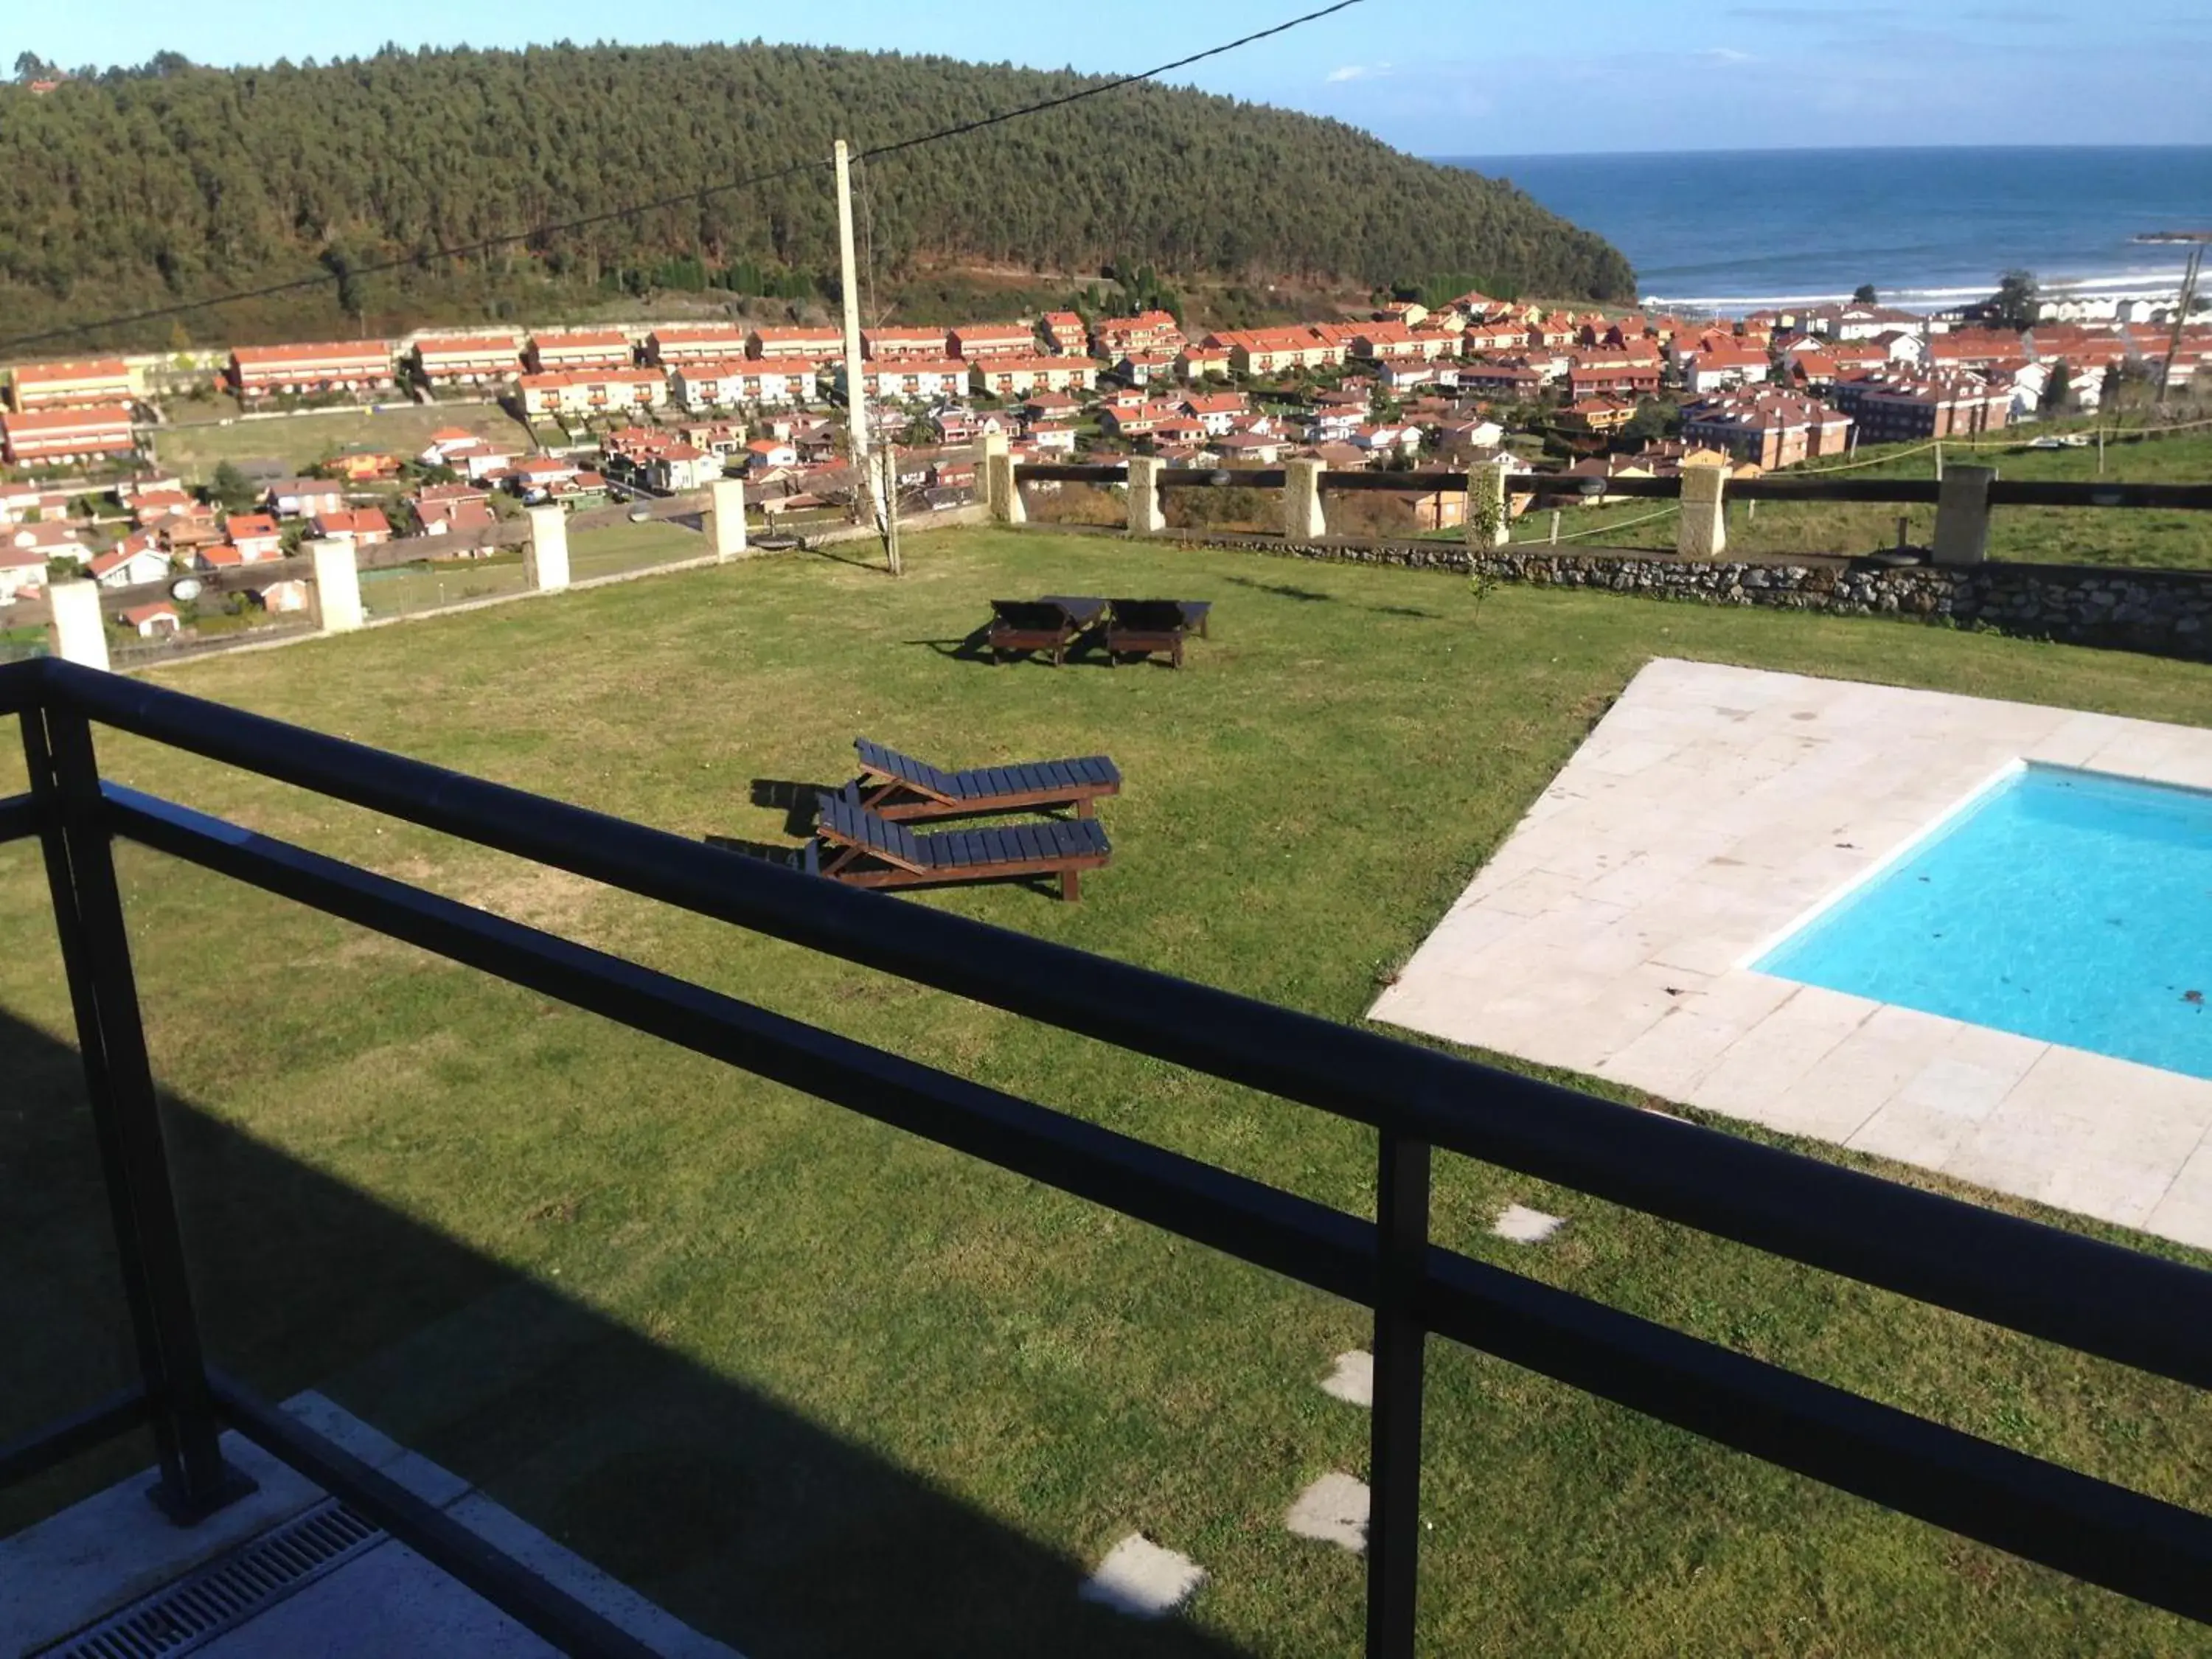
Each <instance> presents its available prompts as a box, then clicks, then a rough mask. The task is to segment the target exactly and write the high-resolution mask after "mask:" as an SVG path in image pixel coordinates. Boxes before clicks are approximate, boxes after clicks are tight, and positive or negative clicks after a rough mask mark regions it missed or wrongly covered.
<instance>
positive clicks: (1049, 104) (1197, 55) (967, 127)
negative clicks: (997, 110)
mask: <svg viewBox="0 0 2212 1659" xmlns="http://www.w3.org/2000/svg"><path fill="white" fill-rule="evenodd" d="M1364 3H1365V0H1336V3H1335V4H1334V5H1332V6H1323V7H1322V8H1321V9H1320V10H1318V11H1310V12H1307V13H1305V14H1304V15H1302V16H1297V17H1292V18H1289V19H1287V20H1285V21H1283V22H1280V23H1277V24H1275V25H1274V26H1273V27H1270V28H1264V29H1255V30H1253V32H1252V33H1249V34H1240V35H1239V36H1237V39H1235V40H1225V41H1223V42H1222V43H1221V44H1220V45H1219V46H1208V47H1207V48H1206V50H1205V51H1204V52H1193V53H1191V55H1190V56H1189V57H1188V58H1176V60H1175V61H1174V62H1173V63H1169V64H1156V65H1155V66H1154V67H1152V68H1151V69H1148V70H1139V71H1138V72H1137V73H1136V74H1134V75H1124V76H1121V78H1120V79H1119V80H1115V81H1109V82H1105V83H1104V84H1103V85H1101V86H1096V87H1085V88H1083V89H1082V90H1081V91H1079V92H1070V93H1066V94H1062V95H1061V96H1060V97H1058V98H1048V99H1046V100H1044V101H1043V102H1042V103H1039V104H1026V105H1024V106H1022V107H1021V108H1020V109H1012V110H1008V111H1007V112H1006V113H1005V114H1003V115H986V116H984V117H983V118H981V119H980V120H975V121H963V122H962V123H961V124H960V125H957V126H951V127H944V128H941V129H939V131H935V132H929V133H924V134H923V135H922V136H921V137H918V138H902V139H900V140H899V141H898V142H897V143H892V144H878V145H877V146H876V147H875V148H874V149H864V150H862V151H861V152H860V159H861V160H862V161H866V160H868V159H869V158H870V157H871V156H876V155H896V154H897V153H898V152H899V151H900V150H902V149H915V148H916V147H917V146H919V145H922V144H933V143H936V142H937V141H938V140H939V139H940V138H957V137H960V136H961V135H962V134H963V133H969V132H978V131H981V130H982V129H983V128H985V127H994V126H997V125H999V124H1000V122H1002V121H1012V120H1013V119H1015V118H1018V117H1019V116H1024V115H1035V114H1037V113H1038V112H1041V111H1043V110H1048V109H1058V108H1059V107H1060V106H1061V105H1063V104H1073V103H1074V102H1076V101H1077V100H1080V99H1084V98H1096V97H1097V95H1098V94H1100V93H1102V92H1116V91H1119V90H1120V89H1121V88H1123V87H1127V86H1133V85H1135V84H1136V83H1137V82H1139V81H1150V80H1152V79H1154V78H1155V77H1156V76H1162V75H1165V74H1167V73H1169V72H1170V70H1179V69H1188V68H1189V67H1190V65H1191V64H1202V63H1204V62H1205V61H1206V59H1207V58H1218V57H1220V56H1221V55H1222V54H1223V53H1224V52H1235V51H1236V50H1237V48H1238V47H1239V46H1250V45H1252V44H1253V43H1254V42H1255V41H1256V40H1267V39H1268V38H1269V37H1270V36H1271V35H1277V34H1286V33H1289V32H1290V31H1291V30H1292V29H1294V28H1298V27H1303V26H1304V25H1305V24H1308V23H1317V22H1319V21H1321V20H1322V18H1324V17H1329V16H1333V15H1335V14H1336V13H1338V12H1340V11H1349V10H1351V9H1352V7H1354V6H1358V5H1363V4H1364Z"/></svg>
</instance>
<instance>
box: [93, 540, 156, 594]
mask: <svg viewBox="0 0 2212 1659" xmlns="http://www.w3.org/2000/svg"><path fill="white" fill-rule="evenodd" d="M85 574H87V575H88V576H90V577H91V578H92V579H93V580H94V581H96V582H98V583H99V584H100V586H102V587H138V586H143V585H144V584H145V583H147V582H157V581H159V580H161V578H162V577H164V576H166V575H167V574H169V556H168V555H167V553H164V552H163V551H162V550H161V549H160V548H159V547H156V546H155V544H154V539H153V538H152V537H150V536H143V535H140V536H131V537H128V538H125V540H123V541H121V542H119V543H118V544H116V546H115V547H114V549H113V550H111V551H109V552H106V553H103V554H101V555H100V556H99V557H98V558H96V559H94V560H93V561H92V562H91V563H89V564H88V565H87V566H86V567H85Z"/></svg>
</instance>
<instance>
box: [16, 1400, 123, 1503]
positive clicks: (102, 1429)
mask: <svg viewBox="0 0 2212 1659" xmlns="http://www.w3.org/2000/svg"><path fill="white" fill-rule="evenodd" d="M147 1410H148V1408H147V1401H146V1391H145V1390H144V1389H124V1390H122V1391H121V1392H120V1393H118V1394H113V1395H109V1396H108V1397H107V1398H106V1399H105V1400H103V1401H100V1402H99V1403H98V1404H97V1405H93V1406H87V1407H84V1408H83V1409H82V1411H76V1412H71V1413H70V1414H69V1415H67V1416H66V1417H62V1418H58V1419H55V1420H54V1421H53V1422H52V1423H48V1424H46V1425H44V1426H42V1427H40V1428H37V1429H33V1431H31V1432H30V1433H29V1434H27V1435H26V1436H24V1437H22V1438H21V1439H20V1440H16V1441H13V1442H10V1443H9V1444H7V1445H5V1446H0V1487H4V1486H14V1485H15V1483H16V1482H17V1481H19V1480H29V1479H30V1478H31V1477H32V1476H33V1475H34V1474H45V1473H46V1471H47V1470H48V1469H51V1468H53V1467H55V1466H56V1465H57V1464H59V1463H66V1462H69V1460H70V1458H72V1457H75V1456H76V1455H77V1454H78V1453H79V1452H86V1451H90V1450H91V1449H93V1448H94V1446H103V1445H106V1443H108V1442H109V1441H111V1440H112V1439H115V1438H116V1437H118V1436H119V1435H125V1434H128V1433H129V1432H130V1431H131V1430H132V1429H135V1428H137V1426H138V1425H140V1424H141V1423H143V1422H144V1421H145V1420H146V1418H147Z"/></svg>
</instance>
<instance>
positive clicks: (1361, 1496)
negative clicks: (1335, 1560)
mask: <svg viewBox="0 0 2212 1659" xmlns="http://www.w3.org/2000/svg"><path fill="white" fill-rule="evenodd" d="M1283 1524H1284V1525H1285V1527H1288V1528H1290V1529H1291V1531H1292V1532H1293V1533H1295V1534H1297V1535H1298V1536H1299V1537H1301V1538H1311V1539H1314V1540H1316V1541H1318V1542H1321V1543H1323V1544H1334V1545H1335V1546H1336V1547H1338V1548H1339V1549H1340V1550H1350V1551H1351V1552H1352V1553H1353V1554H1354V1555H1361V1554H1364V1553H1366V1549H1367V1483H1366V1482H1365V1481H1364V1480H1353V1479H1352V1477H1351V1476H1350V1475H1348V1474H1339V1473H1337V1472H1336V1471H1335V1470H1334V1469H1332V1470H1331V1471H1330V1472H1329V1473H1328V1474H1324V1475H1323V1476H1322V1478H1321V1479H1320V1480H1316V1481H1315V1482H1314V1483H1313V1485H1311V1486H1308V1487H1307V1488H1306V1489H1305V1490H1304V1492H1300V1493H1299V1494H1298V1499H1297V1503H1295V1504H1291V1512H1290V1513H1289V1514H1288V1515H1285V1516H1284V1517H1283Z"/></svg>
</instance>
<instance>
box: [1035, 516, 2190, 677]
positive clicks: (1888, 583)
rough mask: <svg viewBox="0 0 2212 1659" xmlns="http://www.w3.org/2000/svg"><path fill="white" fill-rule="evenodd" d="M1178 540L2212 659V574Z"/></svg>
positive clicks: (1443, 545)
mask: <svg viewBox="0 0 2212 1659" xmlns="http://www.w3.org/2000/svg"><path fill="white" fill-rule="evenodd" d="M1055 527H1058V526H1055ZM1176 540H1177V541H1178V542H1180V543H1183V544H1188V545H1193V546H1207V547H1243V548H1249V549H1252V550H1255V551H1262V552H1268V553H1274V554H1278V555H1287V556H1291V557H1294V558H1303V559H1325V560H1329V561H1333V562H1341V563H1355V564H1386V565H1397V566H1401V567H1404V568H1412V569H1434V570H1444V571H1455V572H1459V573H1462V574H1464V573H1466V572H1467V571H1468V570H1469V569H1470V568H1473V567H1475V566H1479V568H1480V569H1481V570H1482V571H1483V572H1485V573H1486V574H1488V575H1490V576H1492V577H1494V578H1496V579H1498V580H1503V581H1525V582H1534V583H1536V584H1538V585H1540V586H1556V587H1595V588H1603V589H1606V590H1608V591H1610V592H1616V593H1633V594H1639V595H1642V596H1643V597H1644V598H1647V599H1692V600H1697V601H1700V602H1702V603H1705V604H1708V605H1769V606H1772V607H1774V608H1775V609H1778V610H1784V611H1826V612H1829V613H1830V614H1832V615H1835V616H1843V617H1874V616H1896V617H1918V618H1921V619H1923V620H1925V621H1929V622H1937V623H1945V624H1947V625H1952V626H1957V627H1966V628H1972V627H1981V628H1990V629H1996V630H1999V631H2001V632H2003V633H2007V634H2016V635H2024V636H2027V637H2028V638H2033V639H2051V640H2063V641H2068V642H2069V643H2073V644H2078V645H2098V646H2108V647H2119V648H2122V649H2125V650H2130V651H2142V652H2148V653H2153V654H2155V655H2159V656H2170V657H2187V658H2193V659H2198V660H2212V570H2142V569H2121V568H2113V567H2106V566H2092V565H2057V564H1997V563H1989V564H1978V565H1962V566H1946V567H1940V568H1939V567H1936V566H1930V565H1908V566H1904V567H1888V566H1882V565H1878V564H1875V563H1874V562H1871V561H1866V560H1858V559H1846V558H1835V557H1826V556H1807V557H1803V558H1800V559H1796V560H1794V561H1785V560H1781V559H1744V560H1733V559H1720V560H1711V561H1705V560H1698V561H1692V560H1686V559H1681V558H1678V557H1675V556H1672V555H1668V554H1664V553H1651V552H1636V551H1630V550H1622V551H1613V550H1600V549H1590V550H1582V551H1566V550H1561V549H1559V548H1556V547H1551V546H1544V547H1535V546H1531V547H1529V548H1528V549H1526V550H1519V549H1510V550H1509V549H1500V550H1498V551H1497V552H1494V553H1487V554H1483V555H1480V556H1471V555H1470V552H1469V550H1468V549H1467V548H1466V547H1464V546H1462V545H1458V544H1452V543H1449V542H1379V541H1365V540H1358V541H1355V540H1352V539H1351V538H1325V539H1317V540H1313V541H1297V542H1286V541H1284V540H1282V539H1280V538H1273V537H1265V536H1192V535H1184V536H1179V537H1177V538H1176Z"/></svg>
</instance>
